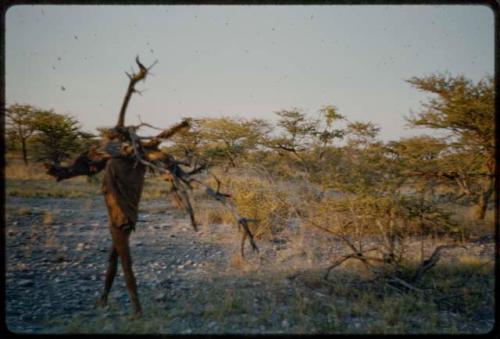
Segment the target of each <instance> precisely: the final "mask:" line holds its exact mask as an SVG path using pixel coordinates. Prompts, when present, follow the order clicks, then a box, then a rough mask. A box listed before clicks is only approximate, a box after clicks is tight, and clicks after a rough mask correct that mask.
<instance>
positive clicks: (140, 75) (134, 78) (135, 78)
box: [116, 56, 156, 129]
mask: <svg viewBox="0 0 500 339" xmlns="http://www.w3.org/2000/svg"><path fill="white" fill-rule="evenodd" d="M135 62H136V63H137V66H139V71H138V72H137V73H133V74H129V73H127V72H125V74H127V76H128V78H129V79H130V82H129V84H128V88H127V92H126V93H125V97H124V98H123V103H122V107H121V108H120V114H119V116H118V122H117V123H116V128H117V129H120V128H123V126H124V124H125V113H126V112H127V107H128V103H129V101H130V98H131V97H132V94H133V93H134V92H137V90H136V89H135V85H136V84H137V83H138V82H139V81H141V80H143V81H144V80H146V76H147V75H148V72H149V70H150V69H151V68H153V66H154V65H155V64H156V61H155V62H154V63H153V64H152V65H151V66H149V67H146V66H144V65H143V64H142V63H141V62H140V61H139V56H137V57H136V58H135Z"/></svg>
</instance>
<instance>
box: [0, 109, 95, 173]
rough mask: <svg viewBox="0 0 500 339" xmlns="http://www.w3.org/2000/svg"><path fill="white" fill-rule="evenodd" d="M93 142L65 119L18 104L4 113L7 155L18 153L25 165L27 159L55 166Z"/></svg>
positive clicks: (62, 116)
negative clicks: (8, 153) (9, 152)
mask: <svg viewBox="0 0 500 339" xmlns="http://www.w3.org/2000/svg"><path fill="white" fill-rule="evenodd" d="M96 142H97V140H96V138H95V136H94V135H92V134H90V133H87V132H84V131H83V130H81V127H80V125H79V122H78V121H77V120H76V119H75V118H73V117H71V116H69V115H66V114H58V113H55V112H54V111H52V110H42V109H39V108H36V107H33V106H31V105H22V104H13V105H10V106H9V107H7V109H6V146H7V151H11V152H15V151H19V152H20V155H21V157H22V159H23V162H24V163H25V164H26V165H28V161H29V159H32V160H34V161H51V162H53V163H55V164H59V163H60V162H61V161H63V160H65V159H68V158H69V157H70V156H71V155H72V154H75V153H77V152H79V151H81V150H83V149H86V148H87V146H88V145H90V144H92V143H96Z"/></svg>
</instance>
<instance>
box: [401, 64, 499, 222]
mask: <svg viewBox="0 0 500 339" xmlns="http://www.w3.org/2000/svg"><path fill="white" fill-rule="evenodd" d="M408 82H409V83H410V84H411V85H412V86H414V87H415V88H417V89H418V90H420V91H424V92H428V93H431V94H433V97H431V98H429V99H428V100H427V102H425V103H424V104H423V107H422V110H421V111H420V112H418V113H414V112H412V113H411V115H410V117H408V118H407V120H408V122H409V124H410V126H413V127H426V128H431V129H436V130H443V131H446V132H448V136H447V139H448V144H449V146H450V147H449V155H448V160H449V161H448V164H449V165H451V164H453V165H454V167H455V168H453V166H451V167H449V168H448V169H445V170H444V171H440V172H436V173H434V175H435V176H440V177H444V178H448V179H450V180H454V181H455V182H457V183H458V184H459V185H461V186H460V187H461V189H462V190H465V191H466V192H469V193H470V196H471V198H472V200H473V201H474V203H475V217H476V218H477V219H484V217H485V213H486V210H487V208H488V202H489V199H490V198H491V196H492V195H493V192H494V187H495V186H494V185H495V134H494V126H495V123H494V122H495V120H494V111H495V110H494V100H495V93H494V81H493V78H492V77H487V78H485V79H483V80H480V81H479V82H477V83H474V82H473V81H471V80H470V79H467V78H465V77H464V76H463V75H458V76H450V75H444V74H434V75H429V76H424V77H413V78H411V79H409V80H408ZM428 175H429V174H428Z"/></svg>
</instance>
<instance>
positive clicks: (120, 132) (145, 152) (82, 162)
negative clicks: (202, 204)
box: [45, 57, 258, 257]
mask: <svg viewBox="0 0 500 339" xmlns="http://www.w3.org/2000/svg"><path fill="white" fill-rule="evenodd" d="M135 61H136V63H137V65H138V67H139V71H138V72H136V73H132V74H129V73H126V74H127V76H128V78H129V79H130V82H129V85H128V88H127V92H126V94H125V97H124V100H123V103H122V106H121V109H120V112H119V117H118V122H117V124H116V126H115V127H114V128H111V129H108V130H106V131H105V132H104V133H103V135H102V138H101V142H100V144H99V146H95V147H92V148H91V149H89V150H88V151H86V152H84V153H82V154H80V155H79V156H78V157H77V158H76V160H75V161H74V162H73V163H72V164H71V165H70V166H58V165H55V164H46V165H45V166H46V168H47V174H49V175H51V176H54V177H56V179H57V180H58V181H60V180H62V179H67V178H70V177H74V176H77V175H89V176H90V175H94V174H96V173H98V172H99V171H100V170H102V169H103V168H104V167H105V164H106V161H107V160H108V159H111V158H129V159H134V160H135V162H136V164H137V163H141V164H143V165H145V166H146V167H148V168H149V169H150V170H151V171H152V172H157V173H161V174H162V175H164V176H165V179H166V180H167V181H168V182H169V183H170V184H171V189H170V193H171V194H172V195H173V196H174V198H175V200H176V201H177V202H178V204H179V205H181V206H182V207H183V208H184V209H185V210H186V212H187V213H188V214H189V217H190V220H191V225H192V226H193V228H194V229H195V230H197V224H196V220H195V211H194V209H193V207H192V204H191V199H190V194H189V192H190V191H191V190H192V189H193V186H192V183H197V184H198V185H200V186H202V187H204V188H205V192H206V193H207V194H208V196H210V197H211V198H213V199H215V200H216V201H218V202H220V203H221V204H222V205H223V206H224V207H226V208H227V209H228V210H229V211H230V212H231V213H232V214H233V216H234V217H235V219H236V220H237V226H238V227H241V228H242V229H243V236H242V240H241V255H242V256H243V257H244V250H243V249H244V243H245V240H246V239H247V238H248V239H249V242H250V245H251V247H252V249H253V250H254V251H258V248H257V245H256V244H255V241H254V237H253V234H252V233H251V231H250V229H249V227H248V223H249V222H252V221H256V220H253V219H249V218H245V217H242V216H240V215H239V214H238V212H237V208H236V206H235V204H234V202H233V201H232V200H231V195H230V194H227V193H221V192H220V180H219V179H218V178H217V177H215V176H214V175H213V174H212V173H210V174H211V175H212V176H213V177H214V178H215V179H216V181H217V188H216V189H214V188H212V187H210V186H209V185H208V184H206V183H204V182H202V181H201V180H199V179H197V178H196V177H195V175H196V174H199V173H201V172H203V171H207V172H208V165H207V164H202V165H198V166H196V165H194V166H191V163H189V162H187V161H182V160H177V159H175V158H174V157H173V156H172V155H170V154H167V153H164V152H162V151H161V150H160V149H159V145H160V144H161V143H162V142H163V141H165V140H167V139H169V138H171V137H172V136H173V135H175V134H176V133H178V132H179V131H181V130H184V129H187V128H190V121H191V120H190V119H184V120H183V121H181V122H180V123H178V124H175V125H174V126H172V127H170V128H168V129H165V130H161V132H160V133H159V134H157V135H156V136H138V135H137V131H138V130H139V129H140V128H141V127H153V126H151V125H150V124H148V123H143V122H141V124H139V125H137V126H125V114H126V111H127V107H128V104H129V102H130V99H131V97H132V95H133V94H134V93H140V91H138V90H137V89H136V88H135V85H136V84H137V83H138V82H139V81H145V79H146V77H147V75H148V73H149V71H150V70H151V68H152V67H153V66H154V65H155V64H156V62H154V63H153V64H152V65H151V66H149V67H145V66H144V65H143V64H142V63H141V62H140V61H139V57H136V59H135ZM181 166H185V167H192V168H191V169H190V170H184V169H183V168H182V167H181Z"/></svg>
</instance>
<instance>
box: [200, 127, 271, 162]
mask: <svg viewBox="0 0 500 339" xmlns="http://www.w3.org/2000/svg"><path fill="white" fill-rule="evenodd" d="M265 127H266V124H265V122H264V121H262V120H258V119H257V120H244V119H239V120H238V119H232V118H227V117H226V118H217V119H205V120H204V121H203V123H202V129H201V138H202V140H203V141H204V143H205V147H204V148H205V151H204V153H205V154H206V156H207V157H209V158H211V159H212V161H219V162H221V161H224V160H226V159H227V160H228V161H229V163H230V165H231V166H232V167H236V166H237V163H236V160H237V159H238V158H241V157H243V156H244V155H245V154H246V153H247V152H248V151H250V150H253V149H255V148H256V147H257V145H258V143H259V140H260V137H261V135H262V133H264V128H265Z"/></svg>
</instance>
